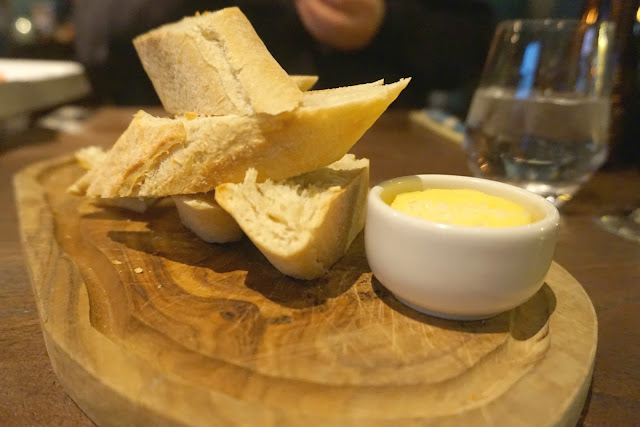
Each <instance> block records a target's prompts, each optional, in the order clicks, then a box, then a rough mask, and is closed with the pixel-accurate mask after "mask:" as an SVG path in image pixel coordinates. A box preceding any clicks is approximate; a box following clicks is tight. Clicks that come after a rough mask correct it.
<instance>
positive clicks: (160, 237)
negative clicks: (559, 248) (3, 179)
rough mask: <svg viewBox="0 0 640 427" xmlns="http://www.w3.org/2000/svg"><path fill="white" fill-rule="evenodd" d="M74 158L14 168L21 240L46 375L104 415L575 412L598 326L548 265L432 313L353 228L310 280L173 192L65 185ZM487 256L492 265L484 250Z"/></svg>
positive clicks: (210, 420)
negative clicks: (122, 199)
mask: <svg viewBox="0 0 640 427" xmlns="http://www.w3.org/2000/svg"><path fill="white" fill-rule="evenodd" d="M81 173H82V172H81V169H80V168H79V167H78V166H77V165H76V163H75V161H74V160H73V158H72V157H71V156H69V157H63V158H57V159H53V160H50V161H47V162H44V163H39V164H36V165H33V166H31V167H29V168H27V169H25V170H23V171H22V172H20V173H19V174H18V175H17V176H16V177H15V189H16V198H17V205H18V210H19V215H20V221H21V232H22V239H23V244H24V248H25V252H26V255H27V260H28V265H29V270H30V274H31V279H32V283H33V289H34V294H35V298H36V302H37V305H38V310H39V313H40V317H41V320H42V330H43V334H44V338H45V342H46V345H47V349H48V352H49V356H50V358H51V362H52V364H53V367H54V369H55V372H56V374H57V375H58V377H59V379H60V382H61V383H62V384H63V386H64V387H65V389H66V390H67V392H68V393H69V394H70V395H71V397H72V398H73V399H74V400H75V401H76V402H77V404H78V405H79V406H80V407H81V408H82V410H83V411H84V412H85V413H86V414H87V415H88V416H89V417H90V418H91V419H93V420H94V421H95V422H96V423H98V424H100V425H154V426H157V425H261V426H288V425H305V426H316V425H318V426H326V425H363V426H364V425H366V426H372V425H385V426H386V425H398V423H402V425H421V426H431V425H442V426H459V425H469V426H471V425H473V426H483V425H508V426H521V425H535V426H550V425H572V424H575V422H576V420H577V419H578V417H579V414H580V412H581V408H582V406H583V404H584V402H585V398H586V395H587V391H588V387H589V383H590V378H591V373H592V368H593V361H594V355H595V350H596V339H597V326H596V316H595V313H594V309H593V306H592V305H591V302H590V300H589V298H588V297H587V295H586V294H585V292H584V290H583V289H582V287H581V286H580V285H579V283H577V282H576V281H575V279H573V278H572V277H571V276H570V275H569V274H568V273H567V272H566V271H565V270H563V269H562V268H561V267H560V266H558V265H557V264H553V266H552V268H551V270H550V272H549V275H548V277H547V281H546V284H545V285H544V286H543V288H542V289H541V290H540V291H539V292H538V293H537V294H536V295H535V296H534V297H532V298H531V299H530V300H529V301H528V302H527V303H525V304H523V305H522V306H520V307H518V308H517V309H515V310H512V311H511V312H508V313H504V314H502V315H500V316H498V317H495V318H492V319H489V320H486V321H481V322H456V321H445V320H441V319H436V318H432V317H429V316H426V315H423V314H420V313H418V312H415V311H413V310H411V309H409V308H407V307H405V306H404V305H402V304H400V303H399V302H398V301H397V300H396V299H395V298H394V297H393V296H392V295H391V294H390V293H389V292H388V291H387V290H386V289H385V288H384V287H383V286H382V285H381V284H380V283H379V282H377V281H376V280H375V278H373V277H372V274H371V272H370V270H369V267H368V265H367V262H366V257H365V255H364V249H363V241H362V240H363V239H362V236H360V237H359V238H358V239H356V241H355V242H354V244H353V245H352V247H351V249H350V250H349V252H348V253H347V255H346V256H345V257H344V258H343V259H342V260H341V261H340V262H339V263H338V264H336V265H335V266H334V267H333V268H332V269H331V271H330V272H329V273H328V274H327V275H326V276H325V277H323V278H321V279H318V280H315V281H309V282H306V281H299V280H293V279H290V278H287V277H285V276H283V275H282V274H280V273H279V272H278V271H277V270H275V269H274V268H273V267H271V265H270V264H269V263H268V262H267V261H266V259H265V258H264V257H263V256H262V255H261V254H260V252H259V251H258V250H257V249H255V248H254V247H253V246H252V244H251V242H250V241H248V239H246V238H245V239H244V240H243V241H241V242H238V243H233V244H226V245H214V244H207V243H205V242H203V241H201V240H200V239H198V238H197V237H195V236H194V235H192V234H191V233H190V232H189V231H187V230H186V229H185V228H183V226H182V225H181V224H180V222H179V220H178V217H177V214H176V211H175V208H174V207H173V206H172V205H171V204H170V203H159V204H158V205H157V206H155V207H154V208H153V209H152V210H150V211H149V212H147V213H145V214H135V213H131V212H128V211H124V210H119V209H116V208H102V207H96V206H94V205H93V204H91V203H90V202H89V201H88V200H84V199H81V198H78V197H74V196H70V195H68V194H66V193H65V189H66V188H67V186H68V185H69V184H71V183H72V182H73V181H74V180H75V179H76V178H77V177H79V176H80V175H81ZM497 262H499V261H497Z"/></svg>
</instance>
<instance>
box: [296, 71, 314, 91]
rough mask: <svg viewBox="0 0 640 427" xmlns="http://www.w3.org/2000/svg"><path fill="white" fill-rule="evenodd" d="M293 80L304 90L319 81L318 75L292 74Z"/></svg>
mask: <svg viewBox="0 0 640 427" xmlns="http://www.w3.org/2000/svg"><path fill="white" fill-rule="evenodd" d="M291 80H293V82H294V83H295V84H296V86H298V89H300V90H301V91H303V92H306V91H308V90H309V89H311V88H312V87H313V86H314V85H315V84H316V83H317V82H318V76H311V75H304V74H298V75H296V74H292V75H291Z"/></svg>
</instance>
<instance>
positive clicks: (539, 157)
mask: <svg viewBox="0 0 640 427" xmlns="http://www.w3.org/2000/svg"><path fill="white" fill-rule="evenodd" d="M613 40H614V26H613V24H611V23H600V24H594V25H588V24H585V23H582V22H580V21H573V20H553V19H546V20H518V21H504V22H501V23H500V24H499V25H498V27H497V28H496V32H495V34H494V37H493V41H492V44H491V48H490V50H489V54H488V56H487V60H486V63H485V68H484V71H483V74H482V78H481V81H480V84H479V86H478V88H477V90H476V92H475V94H474V97H473V100H472V102H471V107H470V109H469V113H468V116H467V120H466V131H465V138H464V148H465V151H466V153H467V159H468V163H469V167H470V168H471V170H472V172H473V174H474V175H475V176H478V177H482V178H488V179H493V180H497V181H502V182H507V183H510V184H514V185H517V186H519V187H522V188H525V189H527V190H529V191H532V192H534V193H537V194H539V195H541V196H543V197H545V198H546V199H548V200H549V201H551V202H552V203H554V204H555V205H556V206H560V205H561V204H563V203H564V202H566V201H568V200H570V199H571V198H572V196H573V195H574V194H575V192H576V191H577V190H578V189H579V188H580V186H581V185H582V184H583V183H585V182H586V181H587V180H588V179H589V178H590V176H591V175H592V174H593V173H594V172H595V171H596V170H598V168H600V166H602V164H603V163H604V162H605V160H606V159H607V153H608V151H607V147H608V130H609V120H610V106H611V103H610V95H611V85H612V71H613V64H614V63H613V60H614V58H613V48H614V46H613Z"/></svg>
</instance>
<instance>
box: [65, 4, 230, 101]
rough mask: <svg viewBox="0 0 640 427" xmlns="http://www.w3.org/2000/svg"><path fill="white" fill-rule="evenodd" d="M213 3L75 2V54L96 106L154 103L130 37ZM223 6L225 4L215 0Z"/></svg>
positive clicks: (154, 94)
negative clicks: (83, 68) (87, 79)
mask: <svg viewBox="0 0 640 427" xmlns="http://www.w3.org/2000/svg"><path fill="white" fill-rule="evenodd" d="M215 3H216V2H215V1H199V0H109V1H105V0H82V1H78V2H76V3H75V7H74V11H73V24H74V28H75V32H76V36H75V55H76V59H77V60H78V61H79V62H81V63H82V64H83V65H84V66H85V68H86V70H87V75H88V77H89V80H90V81H91V84H92V86H93V89H94V93H95V98H96V100H97V101H98V102H100V103H115V104H122V105H128V104H131V105H158V104H159V100H158V97H157V95H156V93H155V91H154V89H153V86H152V84H151V82H150V80H149V78H148V77H147V75H146V73H145V72H144V69H143V68H142V64H141V63H140V60H139V58H138V55H137V53H136V51H135V48H134V47H133V44H132V39H133V38H134V37H135V36H137V35H139V34H142V33H144V32H146V31H148V30H150V29H152V28H155V27H157V26H159V25H162V24H165V23H167V22H172V21H176V20H179V19H181V18H182V17H183V16H187V15H192V14H194V13H195V12H196V11H203V10H206V9H205V8H206V7H211V6H212V5H214V4H215ZM218 3H219V6H220V7H224V6H226V5H227V3H228V2H224V1H219V2H218Z"/></svg>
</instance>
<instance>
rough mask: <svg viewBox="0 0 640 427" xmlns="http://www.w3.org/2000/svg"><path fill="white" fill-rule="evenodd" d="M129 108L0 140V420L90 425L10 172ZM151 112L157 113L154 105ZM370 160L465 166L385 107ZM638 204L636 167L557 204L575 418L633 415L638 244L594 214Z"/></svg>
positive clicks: (119, 124)
mask: <svg viewBox="0 0 640 427" xmlns="http://www.w3.org/2000/svg"><path fill="white" fill-rule="evenodd" d="M135 111H136V109H131V108H101V109H98V110H96V111H95V113H94V114H93V115H92V116H91V117H90V118H89V119H88V120H87V122H86V123H85V124H84V126H83V127H82V129H81V130H80V132H78V133H73V134H71V133H56V132H53V131H49V130H45V129H38V128H34V129H30V130H29V131H27V132H25V133H24V134H21V135H19V136H15V137H13V138H10V139H8V140H6V141H4V142H2V141H0V206H2V209H0V372H2V374H1V375H0V425H39V424H41V425H77V426H84V425H93V423H92V422H91V420H89V419H88V418H87V417H86V416H85V415H84V414H83V413H82V411H81V410H80V409H79V408H78V407H77V406H76V405H75V404H74V402H73V401H72V400H71V399H70V398H69V397H68V396H67V395H66V393H65V392H64V390H63V389H62V387H61V386H60V385H59V383H58V381H57V379H56V376H55V374H54V373H53V370H52V368H51V364H50V363H49V359H48V356H47V352H46V349H45V346H44V340H43V337H42V334H41V330H40V321H39V317H38V313H37V310H36V306H35V301H34V297H33V293H32V291H31V284H30V281H29V276H28V272H27V269H26V266H25V263H24V259H23V255H22V248H21V245H20V238H19V233H18V218H17V213H16V210H15V204H14V200H13V188H12V185H11V177H12V176H13V174H14V173H16V172H17V171H18V170H20V169H21V168H23V167H25V166H27V165H28V164H30V163H33V162H37V161H40V160H43V159H48V158H51V157H55V156H58V155H62V154H66V153H70V152H72V151H74V150H76V149H78V148H80V147H83V146H86V145H101V146H105V147H108V146H110V145H111V144H113V142H114V141H115V140H116V138H117V137H118V136H119V135H120V133H121V132H122V131H123V130H124V129H125V128H126V126H127V125H128V123H129V121H130V120H131V118H132V116H133V114H134V113H135ZM151 112H154V113H159V111H158V110H155V111H153V110H151ZM352 152H353V153H355V154H356V155H358V156H364V157H368V158H369V159H370V160H371V183H372V184H375V183H378V182H380V181H382V180H384V179H387V178H391V177H394V176H400V175H407V174H414V173H448V174H459V175H468V174H469V170H468V168H467V166H466V163H465V160H464V156H463V153H462V150H461V148H460V146H459V145H458V144H456V143H454V142H452V141H450V140H448V139H446V138H444V137H443V136H442V135H441V134H438V133H435V132H432V131H430V130H429V129H427V128H425V127H424V126H422V125H419V124H417V123H415V122H414V121H412V120H410V119H409V115H408V114H407V112H403V111H389V112H387V113H385V115H383V117H381V118H380V119H379V120H378V122H377V123H376V124H375V125H374V126H373V127H372V128H371V130H369V132H367V133H366V134H365V135H364V136H363V138H362V139H361V140H360V141H359V142H358V143H357V144H356V146H355V147H354V148H353V150H352ZM634 205H640V170H639V169H637V168H636V169H629V170H611V171H609V170H603V171H600V172H598V173H597V174H596V175H595V176H594V177H593V179H592V180H591V181H590V182H589V183H588V184H587V185H586V186H585V187H584V188H583V189H582V190H581V191H580V193H579V194H578V195H577V196H576V197H575V198H574V199H573V200H572V201H571V202H569V203H568V204H567V205H566V206H565V207H564V208H563V210H562V219H561V227H560V234H559V239H558V245H557V249H556V255H555V261H556V262H558V263H559V264H560V265H561V266H563V267H564V268H565V269H567V270H568V271H569V272H570V273H571V274H572V275H573V276H574V277H575V278H576V279H577V280H578V281H579V282H580V283H581V284H582V285H583V287H584V288H585V290H586V291H587V293H588V294H589V296H590V297H591V299H592V301H593V304H594V306H595V309H596V312H597V315H598V321H599V342H598V351H597V355H596V362H595V369H594V376H593V383H592V386H591V390H590V393H589V397H588V398H587V404H586V406H585V409H584V411H583V414H582V416H581V420H580V424H581V425H584V426H601V425H633V424H637V423H638V422H639V420H640V245H638V244H637V243H632V242H629V241H626V240H623V239H621V238H619V237H617V236H614V235H612V234H609V233H607V232H605V231H603V230H601V229H600V228H599V227H598V226H597V225H596V224H595V222H594V220H593V218H594V217H595V216H596V215H597V214H599V213H601V212H606V211H610V210H614V209H627V208H631V207H632V206H634Z"/></svg>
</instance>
